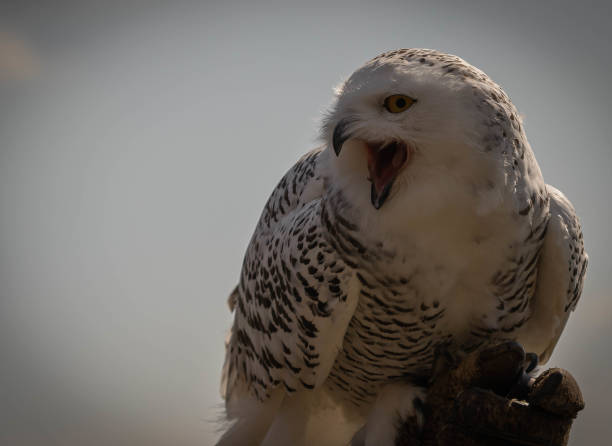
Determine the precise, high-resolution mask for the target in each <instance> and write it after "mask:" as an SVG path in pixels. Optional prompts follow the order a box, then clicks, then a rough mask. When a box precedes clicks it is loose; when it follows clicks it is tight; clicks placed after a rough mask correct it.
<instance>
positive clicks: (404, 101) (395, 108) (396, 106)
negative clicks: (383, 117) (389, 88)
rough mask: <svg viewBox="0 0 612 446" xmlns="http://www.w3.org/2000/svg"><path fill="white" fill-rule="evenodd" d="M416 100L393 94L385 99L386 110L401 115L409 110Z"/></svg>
mask: <svg viewBox="0 0 612 446" xmlns="http://www.w3.org/2000/svg"><path fill="white" fill-rule="evenodd" d="M415 102H416V99H412V98H411V97H410V96H406V95H403V94H393V95H391V96H389V97H387V98H386V99H385V108H386V109H387V110H389V111H390V112H391V113H401V112H403V111H405V110H408V109H409V108H410V106H411V105H412V104H414V103H415Z"/></svg>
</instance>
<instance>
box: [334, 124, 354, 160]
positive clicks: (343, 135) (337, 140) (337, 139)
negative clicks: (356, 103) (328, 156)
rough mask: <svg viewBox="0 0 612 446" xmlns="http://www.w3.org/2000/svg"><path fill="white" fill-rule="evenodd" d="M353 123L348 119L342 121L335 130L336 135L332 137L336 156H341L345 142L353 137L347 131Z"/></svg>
mask: <svg viewBox="0 0 612 446" xmlns="http://www.w3.org/2000/svg"><path fill="white" fill-rule="evenodd" d="M350 123H351V121H350V120H348V119H342V120H340V122H338V124H336V127H335V128H334V134H333V136H332V145H333V147H334V152H335V153H336V156H340V151H341V150H342V146H343V145H344V142H345V141H346V140H347V139H349V138H350V137H351V135H350V134H349V133H348V132H347V131H346V128H347V127H348V125H349V124H350Z"/></svg>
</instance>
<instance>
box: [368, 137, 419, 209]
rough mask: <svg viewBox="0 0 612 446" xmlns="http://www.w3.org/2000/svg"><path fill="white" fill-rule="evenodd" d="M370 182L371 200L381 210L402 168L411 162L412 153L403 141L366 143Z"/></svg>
mask: <svg viewBox="0 0 612 446" xmlns="http://www.w3.org/2000/svg"><path fill="white" fill-rule="evenodd" d="M366 150H367V157H368V172H369V173H370V176H369V180H370V182H371V183H372V187H371V189H370V200H371V201H372V205H373V206H374V207H375V208H376V209H380V207H381V206H382V205H383V203H384V202H385V200H386V199H387V197H388V196H389V192H390V191H391V187H392V186H393V182H394V181H395V178H397V174H398V173H399V171H400V170H401V168H402V167H403V166H404V164H406V163H407V162H408V161H410V155H411V151H410V150H409V148H408V146H407V145H406V144H405V143H403V142H401V141H390V142H384V143H369V142H368V143H366Z"/></svg>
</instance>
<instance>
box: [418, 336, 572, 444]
mask: <svg viewBox="0 0 612 446" xmlns="http://www.w3.org/2000/svg"><path fill="white" fill-rule="evenodd" d="M537 362H538V361H537V356H536V355H534V354H525V353H524V350H523V348H522V347H521V346H520V345H519V344H517V343H516V342H513V341H509V342H502V343H500V344H496V345H492V346H486V347H483V348H481V349H479V350H477V351H474V352H472V353H469V354H468V355H467V356H466V357H465V358H464V359H463V361H461V363H460V364H458V365H457V366H454V367H451V368H449V369H448V370H447V371H446V373H441V374H439V375H438V376H437V378H436V379H435V380H434V381H433V382H432V383H431V385H430V387H429V388H428V390H427V404H426V407H425V417H426V423H425V426H424V427H423V431H422V434H421V441H422V444H423V445H425V446H430V445H431V446H433V445H435V446H447V445H449V446H450V445H452V446H458V445H470V446H484V445H490V444H507V445H515V444H516V445H519V444H521V445H524V444H533V445H549V444H558V445H565V444H567V439H568V436H569V430H570V428H571V425H572V420H573V419H574V418H575V417H576V415H577V413H578V411H580V410H581V409H582V408H583V407H584V401H583V399H582V395H581V393H580V388H579V387H578V385H577V384H576V381H575V380H574V379H573V377H572V376H571V375H570V374H569V373H568V372H567V371H565V370H562V369H549V370H546V371H544V372H543V373H541V374H540V375H539V376H537V377H535V375H536V372H537V366H536V364H537Z"/></svg>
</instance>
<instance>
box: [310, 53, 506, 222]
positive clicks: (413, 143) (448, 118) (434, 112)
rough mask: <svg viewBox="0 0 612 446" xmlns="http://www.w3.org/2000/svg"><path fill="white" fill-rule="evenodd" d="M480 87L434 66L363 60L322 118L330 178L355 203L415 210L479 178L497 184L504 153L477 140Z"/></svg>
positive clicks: (457, 195)
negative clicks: (490, 149) (490, 151)
mask: <svg viewBox="0 0 612 446" xmlns="http://www.w3.org/2000/svg"><path fill="white" fill-rule="evenodd" d="M466 65H467V64H466ZM483 75H484V74H483ZM475 85H476V87H475ZM491 85H494V84H492V83H491ZM486 93H487V91H486V89H485V90H482V91H481V89H480V88H478V83H473V82H467V81H466V80H465V78H462V77H460V76H455V75H449V74H448V73H447V71H445V70H441V69H439V66H438V67H430V66H428V65H427V64H422V63H419V62H418V61H417V62H405V61H401V60H400V61H397V60H395V61H392V62H386V63H380V62H376V61H372V62H370V63H368V64H366V65H365V66H364V67H362V68H360V69H359V70H357V71H356V72H355V73H354V74H353V75H352V76H351V77H350V78H349V79H348V80H347V81H346V82H345V83H344V84H343V85H342V86H341V87H340V88H339V89H338V91H337V97H336V102H335V103H334V105H333V107H332V111H331V112H330V113H329V115H328V116H327V118H326V120H325V122H324V126H323V132H322V133H323V138H324V140H325V141H326V142H327V144H328V147H329V151H330V155H329V156H330V164H331V172H332V173H331V178H332V182H333V183H334V186H335V187H338V188H339V189H342V191H343V193H344V195H345V196H346V197H347V199H348V200H349V201H350V202H351V204H353V205H354V206H355V207H357V208H361V209H364V208H365V207H368V208H369V209H370V210H373V211H375V212H379V213H380V212H393V213H394V214H397V213H400V214H401V213H406V212H411V213H412V214H414V211H415V209H418V210H419V212H421V213H433V212H435V211H436V209H439V208H440V207H444V206H446V205H447V204H448V202H449V201H452V200H455V201H456V200H457V199H460V200H463V199H464V198H466V197H464V198H462V197H463V196H465V195H468V196H473V195H474V193H473V189H474V187H476V188H478V187H480V185H481V184H480V183H482V184H485V183H486V184H488V185H489V186H488V187H489V188H490V185H491V184H492V183H493V184H494V185H500V184H503V183H504V181H505V180H504V169H503V159H502V157H500V156H498V155H499V154H491V153H485V152H487V151H486V150H485V148H484V144H483V141H485V140H486V138H484V134H485V133H486V132H488V131H489V130H488V128H487V120H486V116H485V115H483V112H482V111H481V110H480V109H479V107H478V104H479V101H482V100H483V99H482V98H483V97H484V95H485V94H486ZM331 153H335V155H332V154H331ZM466 199H467V198H466ZM383 205H384V207H383ZM364 211H365V209H364Z"/></svg>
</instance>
